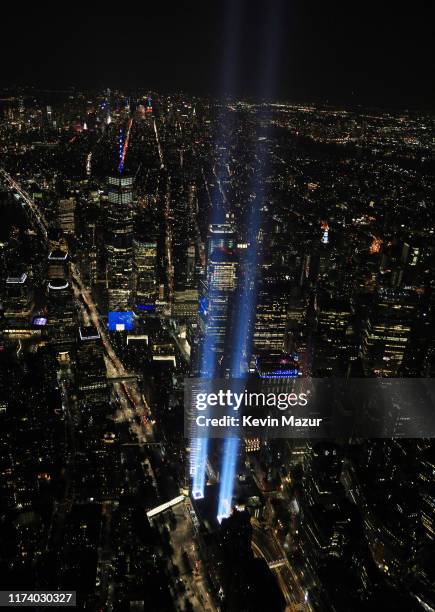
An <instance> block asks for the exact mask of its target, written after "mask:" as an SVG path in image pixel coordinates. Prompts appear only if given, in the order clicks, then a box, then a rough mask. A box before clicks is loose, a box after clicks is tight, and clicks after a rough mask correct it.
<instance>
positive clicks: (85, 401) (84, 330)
mask: <svg viewBox="0 0 435 612" xmlns="http://www.w3.org/2000/svg"><path fill="white" fill-rule="evenodd" d="M76 379H77V380H76V382H77V389H78V401H79V405H80V412H81V413H83V412H84V411H88V410H89V415H88V416H89V417H90V416H92V412H93V411H94V410H95V408H97V407H105V408H107V404H108V402H109V397H110V394H109V388H108V384H107V376H106V364H105V362H104V354H103V345H102V342H101V337H100V334H99V332H98V330H97V329H96V328H95V327H94V326H92V325H88V326H85V327H80V328H79V340H78V347H77V369H76Z"/></svg>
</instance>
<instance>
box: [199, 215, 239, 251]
mask: <svg viewBox="0 0 435 612" xmlns="http://www.w3.org/2000/svg"><path fill="white" fill-rule="evenodd" d="M222 247H225V248H227V249H234V248H235V247H236V237H235V232H234V215H232V214H230V213H227V214H226V215H225V219H224V220H223V221H222V222H221V223H211V224H210V225H209V228H208V240H207V253H206V255H207V261H208V259H209V258H210V255H211V254H212V253H213V251H214V250H215V249H219V248H222Z"/></svg>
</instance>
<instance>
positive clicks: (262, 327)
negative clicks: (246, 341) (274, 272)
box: [254, 287, 287, 352]
mask: <svg viewBox="0 0 435 612" xmlns="http://www.w3.org/2000/svg"><path fill="white" fill-rule="evenodd" d="M286 337H287V299H286V296H285V295H283V294H282V293H280V292H279V291H276V292H275V291H273V289H271V288H270V287H262V288H261V289H260V291H259V293H258V301H257V313H256V319H255V329H254V352H259V351H283V350H284V349H285V346H286Z"/></svg>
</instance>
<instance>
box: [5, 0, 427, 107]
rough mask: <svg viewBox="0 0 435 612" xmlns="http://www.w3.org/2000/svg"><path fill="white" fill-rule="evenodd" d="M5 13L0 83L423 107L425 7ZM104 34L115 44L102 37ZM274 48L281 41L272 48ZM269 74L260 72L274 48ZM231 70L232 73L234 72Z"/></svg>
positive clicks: (278, 2)
mask: <svg viewBox="0 0 435 612" xmlns="http://www.w3.org/2000/svg"><path fill="white" fill-rule="evenodd" d="M189 4H190V6H189V8H188V9H187V8H186V7H184V6H180V5H171V6H170V7H169V6H162V7H161V8H160V7H156V6H155V5H154V6H152V7H147V11H146V14H145V15H142V16H141V15H139V16H138V15H126V16H125V18H122V17H121V18H118V17H115V16H110V15H104V16H101V15H95V16H92V15H86V16H84V17H80V19H78V18H76V19H74V18H70V19H66V20H65V19H64V18H58V17H56V16H53V15H52V16H50V17H47V18H46V20H41V19H39V20H38V27H37V28H36V27H35V21H34V19H33V17H32V15H31V14H26V15H24V16H22V17H21V18H20V23H19V29H17V23H16V21H15V18H13V17H11V18H9V19H10V21H9V22H8V24H7V23H6V21H5V32H4V37H3V38H2V41H1V43H0V44H1V45H2V46H3V49H2V52H3V55H5V56H8V61H7V62H6V63H5V65H4V67H3V70H2V75H1V78H0V86H2V87H8V86H11V85H15V84H20V85H24V86H29V85H32V86H35V87H42V88H47V87H48V88H57V89H60V88H67V87H77V88H80V87H82V88H93V89H101V88H106V87H111V88H122V89H138V88H140V87H143V86H147V87H149V89H151V90H155V91H161V92H166V93H171V92H172V93H173V92H177V91H186V92H187V93H190V94H197V95H211V96H222V95H233V96H235V97H238V98H240V97H247V98H254V99H260V98H268V99H277V100H296V101H310V100H313V101H319V102H322V101H327V100H329V101H330V102H331V103H332V104H351V105H352V104H356V105H358V104H363V105H372V106H380V107H392V108H400V107H407V106H409V107H410V108H421V109H428V108H430V107H431V104H432V103H433V93H432V88H431V82H430V81H431V79H430V72H431V70H430V57H431V49H430V40H431V33H430V13H429V5H428V4H427V3H425V2H420V1H419V2H418V3H417V4H414V5H413V7H412V10H410V11H408V12H407V13H406V14H405V13H402V12H401V11H400V10H399V9H394V10H392V9H390V8H389V7H385V6H379V4H376V3H373V2H372V3H370V2H369V3H367V2H365V3H360V5H359V6H354V7H352V10H350V9H349V7H348V6H347V5H346V4H345V3H336V4H334V5H331V4H328V5H327V4H324V3H304V4H297V3H287V2H284V1H283V0H273V2H270V3H264V2H263V3H257V2H255V3H252V2H249V3H248V2H244V1H241V0H236V1H234V0H232V1H227V2H224V3H221V2H210V3H207V4H206V5H205V4H204V3H200V2H193V3H189ZM108 41H111V44H108ZM275 47H276V49H274V48H275ZM271 52H272V53H275V54H276V59H275V64H276V65H275V68H274V69H275V70H276V73H277V77H276V82H275V83H274V84H273V86H272V87H271V88H270V90H269V89H267V88H266V90H265V89H264V85H262V83H261V78H259V77H261V73H262V71H263V70H270V68H268V61H269V59H268V58H269V55H270V53H271ZM230 73H231V74H232V77H231V76H228V75H229V74H230Z"/></svg>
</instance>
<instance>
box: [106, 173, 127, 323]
mask: <svg viewBox="0 0 435 612" xmlns="http://www.w3.org/2000/svg"><path fill="white" fill-rule="evenodd" d="M107 182H108V206H107V241H106V254H107V267H106V279H107V280H106V282H107V289H108V308H109V311H122V310H126V309H127V307H128V303H129V298H130V295H131V291H132V277H133V178H132V177H128V176H121V175H119V176H112V177H109V178H108V181H107Z"/></svg>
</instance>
